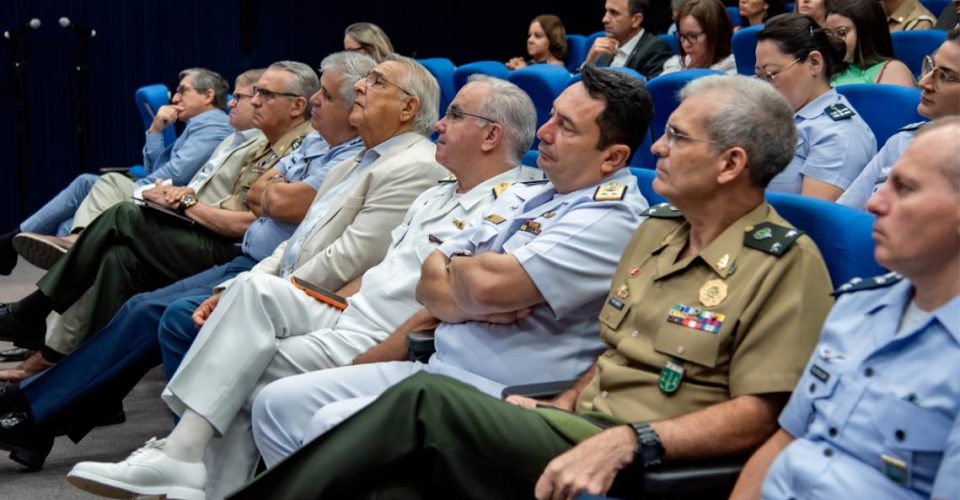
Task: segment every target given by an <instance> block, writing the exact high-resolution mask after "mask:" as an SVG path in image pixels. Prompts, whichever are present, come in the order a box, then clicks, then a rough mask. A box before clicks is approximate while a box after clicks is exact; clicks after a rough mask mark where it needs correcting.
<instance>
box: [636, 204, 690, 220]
mask: <svg viewBox="0 0 960 500" xmlns="http://www.w3.org/2000/svg"><path fill="white" fill-rule="evenodd" d="M640 215H642V216H644V217H655V218H658V219H677V218H680V217H683V214H681V213H680V209H678V208H677V207H675V206H673V205H671V204H669V203H660V204H658V205H654V206H652V207H650V208H648V209H646V210H644V211H643V213H642V214H640Z"/></svg>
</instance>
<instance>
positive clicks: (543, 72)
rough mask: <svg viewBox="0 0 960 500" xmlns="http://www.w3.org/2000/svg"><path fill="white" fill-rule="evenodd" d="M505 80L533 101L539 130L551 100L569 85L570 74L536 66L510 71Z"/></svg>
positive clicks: (545, 65)
mask: <svg viewBox="0 0 960 500" xmlns="http://www.w3.org/2000/svg"><path fill="white" fill-rule="evenodd" d="M507 79H508V80H509V81H510V82H512V83H514V84H516V86H518V87H520V88H521V89H523V90H524V92H526V93H527V94H528V95H529V96H530V98H531V99H533V105H534V107H535V108H536V109H537V128H539V127H540V126H541V125H543V124H544V122H546V121H547V118H549V117H550V109H551V108H553V100H554V99H556V98H557V96H558V95H560V93H561V92H563V89H565V88H567V84H568V83H570V72H569V71H567V69H566V68H564V67H561V66H554V65H552V64H537V65H534V66H527V67H526V68H520V69H518V70H516V71H512V72H510V74H509V76H508V77H507ZM534 146H536V143H534Z"/></svg>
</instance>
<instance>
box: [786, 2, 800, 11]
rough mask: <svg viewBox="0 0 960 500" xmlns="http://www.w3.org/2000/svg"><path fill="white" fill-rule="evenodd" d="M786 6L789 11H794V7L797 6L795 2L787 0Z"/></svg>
mask: <svg viewBox="0 0 960 500" xmlns="http://www.w3.org/2000/svg"><path fill="white" fill-rule="evenodd" d="M783 6H784V8H786V9H787V12H793V11H794V8H795V7H796V6H797V4H795V3H794V2H786V3H784V4H783Z"/></svg>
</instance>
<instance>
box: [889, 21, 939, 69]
mask: <svg viewBox="0 0 960 500" xmlns="http://www.w3.org/2000/svg"><path fill="white" fill-rule="evenodd" d="M890 38H892V39H893V55H894V56H896V58H897V59H899V60H901V61H903V63H904V64H906V65H907V67H908V68H910V71H911V72H912V73H913V76H915V77H917V78H919V77H920V70H921V68H922V67H923V56H928V55H931V54H933V53H934V51H936V50H937V49H938V48H940V46H941V45H943V42H945V41H947V32H946V31H942V30H912V31H897V32H895V33H890Z"/></svg>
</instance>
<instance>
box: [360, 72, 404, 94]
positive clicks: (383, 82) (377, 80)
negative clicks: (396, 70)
mask: <svg viewBox="0 0 960 500" xmlns="http://www.w3.org/2000/svg"><path fill="white" fill-rule="evenodd" d="M364 82H365V83H366V85H367V86H368V87H371V86H372V87H377V88H381V89H382V88H384V87H386V86H387V85H390V86H391V87H396V88H398V89H400V91H401V92H403V93H404V94H407V95H409V96H412V95H413V92H410V91H409V90H407V89H405V88H403V87H401V86H399V85H397V84H396V83H393V82H391V81H390V80H387V77H385V76H383V74H382V73H380V72H378V71H370V72H369V73H367V77H366V78H364Z"/></svg>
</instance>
